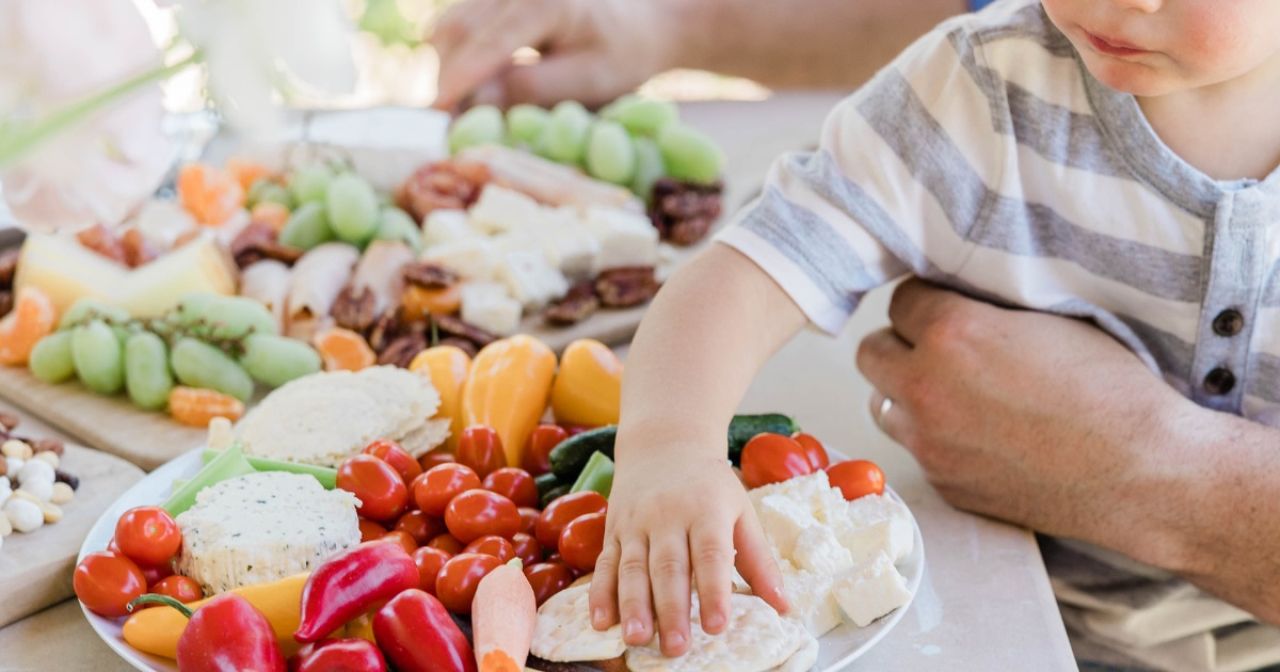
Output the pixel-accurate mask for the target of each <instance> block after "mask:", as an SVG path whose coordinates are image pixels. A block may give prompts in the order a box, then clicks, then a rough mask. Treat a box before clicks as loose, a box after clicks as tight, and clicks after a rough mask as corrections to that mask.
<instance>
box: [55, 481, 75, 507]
mask: <svg viewBox="0 0 1280 672" xmlns="http://www.w3.org/2000/svg"><path fill="white" fill-rule="evenodd" d="M75 498H76V491H75V490H72V489H71V486H69V485H67V484H66V483H61V482H59V483H54V484H53V496H52V497H50V498H49V501H50V502H53V503H54V504H66V503H67V502H69V501H71V500H73V499H75Z"/></svg>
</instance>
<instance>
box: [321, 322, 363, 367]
mask: <svg viewBox="0 0 1280 672" xmlns="http://www.w3.org/2000/svg"><path fill="white" fill-rule="evenodd" d="M311 344H312V345H313V346H315V348H316V350H317V351H319V353H320V357H321V359H323V360H324V370H325V371H359V370H360V369H363V368H366V367H370V366H373V363H374V362H376V361H377V360H378V356H377V355H376V354H374V352H373V348H370V347H369V343H368V342H367V341H365V340H364V336H361V335H360V334H357V333H356V332H354V331H351V330H350V329H343V328H342V327H332V328H329V329H325V330H323V331H320V332H318V333H317V334H316V335H315V337H314V338H312V341H311Z"/></svg>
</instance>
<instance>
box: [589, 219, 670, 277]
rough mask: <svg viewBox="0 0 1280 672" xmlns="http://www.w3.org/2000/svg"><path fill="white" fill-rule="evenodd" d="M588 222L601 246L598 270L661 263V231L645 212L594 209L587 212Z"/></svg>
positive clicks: (597, 262)
mask: <svg viewBox="0 0 1280 672" xmlns="http://www.w3.org/2000/svg"><path fill="white" fill-rule="evenodd" d="M586 224H587V229H588V230H589V231H590V232H591V234H592V235H593V236H594V237H595V238H596V240H597V242H598V243H599V245H600V254H599V255H598V256H597V257H596V264H595V270H596V271H602V270H607V269H610V268H622V267H625V266H657V265H658V230H657V229H655V228H653V224H652V223H651V222H650V221H649V220H648V219H647V218H646V217H645V216H644V215H640V214H637V213H633V212H628V211H626V210H617V209H609V208H591V209H590V210H588V211H587V219H586Z"/></svg>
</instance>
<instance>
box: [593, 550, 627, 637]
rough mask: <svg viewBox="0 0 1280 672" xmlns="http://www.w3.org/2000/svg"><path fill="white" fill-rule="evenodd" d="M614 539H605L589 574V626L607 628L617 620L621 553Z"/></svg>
mask: <svg viewBox="0 0 1280 672" xmlns="http://www.w3.org/2000/svg"><path fill="white" fill-rule="evenodd" d="M619 549H620V546H619V545H618V541H617V540H616V539H606V540H605V544H604V550H602V551H601V552H600V557H599V558H597V559H596V571H595V573H594V574H592V575H591V593H590V602H591V626H592V627H594V628H595V629H596V630H608V629H609V628H612V627H613V624H614V623H617V622H618V560H619V559H620V558H621V556H622V553H621V551H620V550H619Z"/></svg>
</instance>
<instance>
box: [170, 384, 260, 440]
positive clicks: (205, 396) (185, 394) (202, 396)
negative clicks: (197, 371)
mask: <svg viewBox="0 0 1280 672" xmlns="http://www.w3.org/2000/svg"><path fill="white" fill-rule="evenodd" d="M169 415H170V416H171V417H172V418H173V419H174V420H177V421H178V422H180V423H182V424H184V425H190V426H192V427H199V428H201V429H204V428H206V427H208V426H209V422H210V421H211V420H213V419H214V418H226V419H228V420H230V421H232V422H235V421H236V420H239V419H240V416H242V415H244V403H243V402H241V401H240V400H239V399H236V398H235V397H233V396H231V395H229V394H223V393H221V392H216V391H214V390H204V389H200V388H196V387H183V386H181V385H179V386H177V387H175V388H173V390H172V391H171V392H169Z"/></svg>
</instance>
